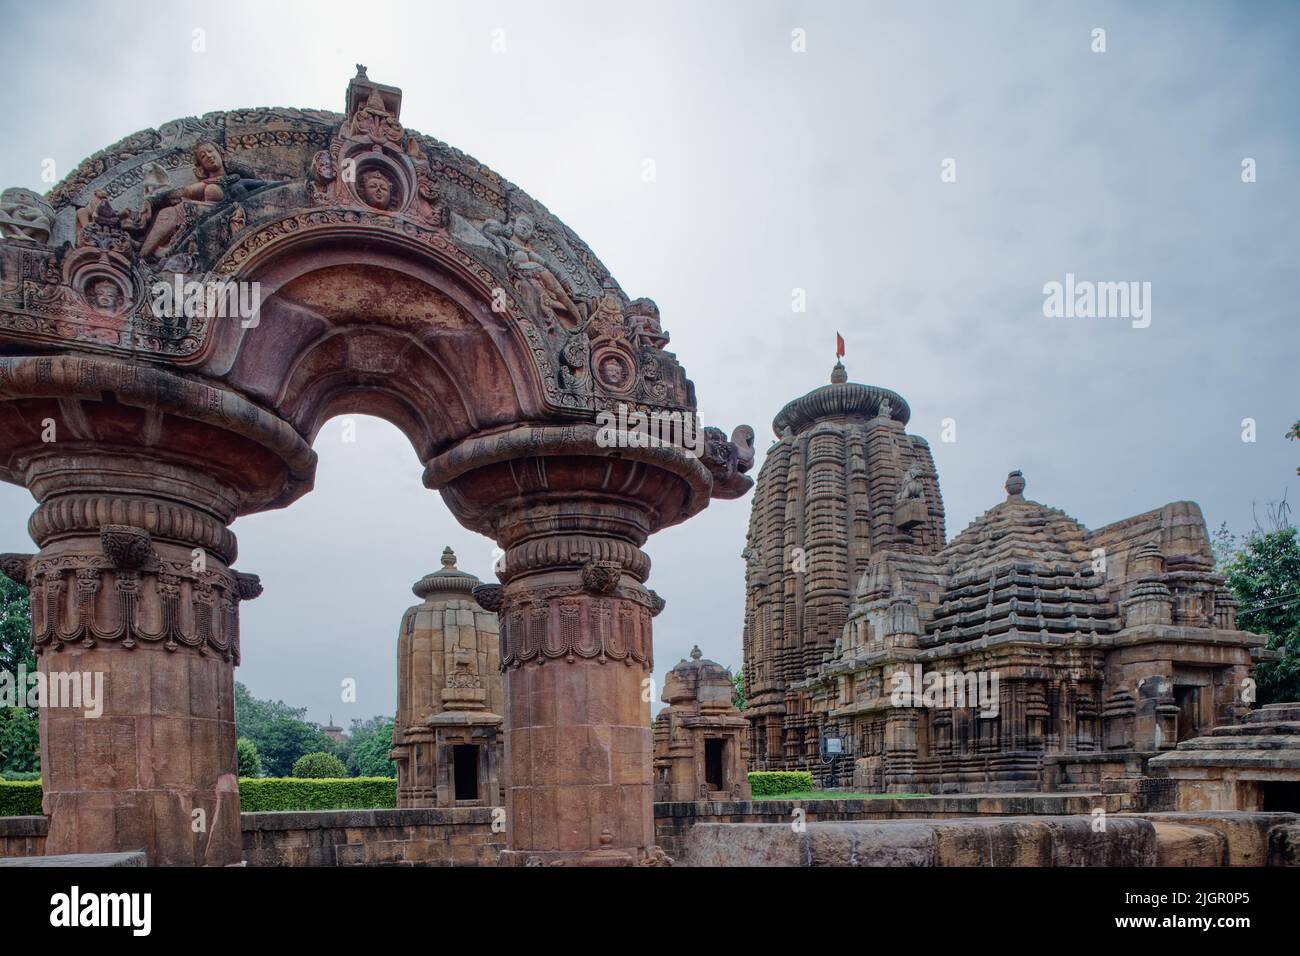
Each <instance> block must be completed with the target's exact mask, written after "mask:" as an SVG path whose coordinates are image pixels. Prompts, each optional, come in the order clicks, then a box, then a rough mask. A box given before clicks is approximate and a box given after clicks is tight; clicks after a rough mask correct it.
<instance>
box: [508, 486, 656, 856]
mask: <svg viewBox="0 0 1300 956" xmlns="http://www.w3.org/2000/svg"><path fill="white" fill-rule="evenodd" d="M620 510H621V509H620V508H619V507H618V506H617V505H607V506H604V507H594V506H592V505H590V504H584V505H581V506H578V505H575V506H573V507H571V508H563V509H562V510H561V511H560V512H558V513H557V512H555V511H553V510H551V509H535V508H528V507H525V508H523V509H521V510H520V511H519V512H518V513H517V514H516V515H515V516H514V517H513V520H512V521H511V522H510V525H511V527H510V529H509V533H508V535H509V536H508V539H507V541H508V544H507V551H506V558H505V567H504V570H503V572H502V578H503V579H504V580H505V582H506V583H505V584H504V585H503V586H502V587H501V590H500V606H499V611H498V613H499V614H500V627H501V657H502V668H503V683H504V691H505V709H506V715H505V716H506V744H505V760H506V773H505V777H506V780H507V781H508V783H507V798H506V806H507V827H508V830H507V835H508V845H509V847H510V852H508V853H507V854H506V857H505V859H504V860H503V862H505V863H515V864H519V863H525V864H527V863H531V864H534V865H536V864H537V863H552V862H577V863H583V864H585V863H591V862H611V863H613V862H620V859H619V857H620V856H621V857H622V859H621V862H624V863H627V864H633V863H638V862H640V861H641V860H642V859H645V858H646V855H647V853H648V852H649V848H650V847H651V846H652V845H653V844H654V810H653V803H654V786H653V780H652V763H653V759H654V745H653V739H652V734H651V729H650V700H651V697H652V696H653V695H652V694H651V693H650V692H649V691H648V690H647V688H649V687H650V685H649V684H647V683H646V680H647V678H649V677H650V676H651V674H652V672H653V650H652V643H651V627H650V619H651V617H652V615H653V614H655V613H656V611H657V606H656V602H655V597H654V595H653V594H652V593H651V592H649V591H647V590H646V589H645V588H644V587H643V586H642V582H643V581H644V579H645V576H646V574H647V573H648V571H649V568H650V561H649V559H648V558H647V557H646V556H645V554H644V553H643V552H642V551H641V550H640V549H639V548H638V547H637V546H636V544H635V543H633V541H630V540H628V539H627V538H626V537H623V536H624V535H626V534H627V533H628V532H627V522H626V521H625V520H624V519H625V518H626V515H624V514H620V513H619V512H620ZM561 527H563V528H564V529H565V530H564V531H563V532H562V533H561V532H560V530H559V529H560V528H561Z"/></svg>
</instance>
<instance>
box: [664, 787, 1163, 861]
mask: <svg viewBox="0 0 1300 956" xmlns="http://www.w3.org/2000/svg"><path fill="white" fill-rule="evenodd" d="M1098 808H1100V809H1103V810H1105V811H1106V812H1107V813H1122V812H1126V811H1132V810H1136V809H1138V807H1136V806H1135V805H1133V802H1132V797H1131V795H1129V794H1126V793H1109V794H1099V793H1048V794H1041V793H1033V794H1030V793H1019V794H989V795H982V796H972V795H951V796H933V797H906V798H904V797H891V798H878V799H872V800H752V801H707V800H705V801H699V802H695V803H686V802H678V803H656V804H655V839H656V840H657V841H658V843H659V845H660V846H661V847H663V849H664V852H665V853H667V854H668V855H669V856H671V857H673V858H674V859H676V858H677V857H678V856H680V855H681V854H682V853H683V852H684V851H685V844H684V838H685V836H686V834H687V833H689V832H690V831H691V829H692V828H693V827H696V826H698V825H701V824H772V825H778V824H779V825H781V826H785V827H787V828H788V827H789V825H790V824H791V823H792V822H794V820H795V815H794V811H795V810H796V809H800V810H802V811H803V817H802V820H803V822H804V823H827V822H843V823H855V822H882V821H886V820H909V819H925V820H942V819H949V818H959V817H960V818H972V817H975V818H978V817H1010V816H1017V817H1019V816H1038V815H1055V816H1065V815H1069V816H1080V817H1089V815H1090V814H1091V813H1092V811H1093V810H1095V809H1098Z"/></svg>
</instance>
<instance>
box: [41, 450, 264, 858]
mask: <svg viewBox="0 0 1300 956" xmlns="http://www.w3.org/2000/svg"><path fill="white" fill-rule="evenodd" d="M27 475H28V487H29V488H31V489H32V491H33V493H34V494H36V496H37V497H38V499H39V500H40V502H41V504H40V506H39V507H38V508H37V510H36V512H35V513H34V514H33V515H32V518H31V521H30V523H29V526H30V529H31V532H32V536H33V538H34V539H35V540H36V542H37V544H39V545H41V551H40V553H39V554H37V555H35V556H34V557H32V558H31V559H30V560H29V561H28V562H27V563H26V568H25V572H26V574H25V576H26V582H25V583H27V584H28V586H29V587H30V589H31V602H32V644H33V647H34V649H35V651H36V653H37V655H38V657H39V665H40V671H41V673H42V674H43V675H45V679H46V683H47V687H49V688H54V687H56V686H58V687H62V688H70V687H72V686H73V685H74V684H79V685H80V687H81V689H82V696H81V699H80V700H79V701H77V702H76V706H48V705H47V706H43V707H42V708H41V714H40V732H41V766H42V768H43V783H44V791H45V796H44V807H43V809H44V811H45V813H46V814H47V815H48V816H49V817H50V825H49V835H48V838H47V841H46V853H49V854H56V853H103V852H115V851H124V850H141V849H142V850H144V851H145V852H146V853H147V854H148V861H149V864H150V865H151V866H160V865H161V866H166V865H190V866H193V865H207V866H224V865H231V864H238V863H239V862H240V859H241V856H242V849H241V833H240V826H239V784H238V777H237V760H236V756H235V714H234V668H235V665H236V664H237V663H238V661H239V630H238V604H239V602H240V601H241V600H243V599H246V598H251V597H255V596H256V595H257V594H258V593H260V591H261V586H260V584H258V583H257V579H256V578H255V577H254V576H252V575H245V574H239V573H238V572H234V571H232V570H231V569H230V567H229V562H230V561H232V560H233V559H234V550H235V546H234V538H233V536H232V535H231V534H230V532H229V531H228V530H227V529H226V523H227V521H228V520H229V517H230V514H231V513H232V512H233V503H232V502H233V493H232V492H230V491H229V490H228V489H227V488H225V487H223V486H222V485H220V484H219V483H218V482H217V481H215V480H214V479H212V478H210V477H208V476H206V475H205V474H204V473H203V472H202V471H200V470H198V469H193V470H191V469H186V468H183V467H180V466H177V465H172V464H166V463H164V462H161V461H160V460H158V459H156V458H155V459H153V460H150V461H144V460H132V459H130V458H126V457H120V456H113V455H107V454H104V455H90V454H80V455H63V454H54V453H51V454H49V455H47V456H44V457H42V458H40V459H38V460H35V461H33V462H31V463H30V464H29V465H28V470H27ZM87 689H89V690H91V694H90V695H89V697H88V696H87V695H86V693H85V691H86V690H87ZM53 697H54V695H53V693H51V697H50V698H49V699H48V704H50V705H53V704H67V703H68V702H69V697H68V696H67V695H66V694H63V693H62V692H61V693H60V695H59V699H58V700H55V699H53Z"/></svg>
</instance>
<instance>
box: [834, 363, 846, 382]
mask: <svg viewBox="0 0 1300 956" xmlns="http://www.w3.org/2000/svg"><path fill="white" fill-rule="evenodd" d="M848 380H849V373H848V372H846V371H845V370H844V363H843V362H836V363H835V367H834V368H833V369H831V384H832V385H843V384H844V383H845V382H847V381H848Z"/></svg>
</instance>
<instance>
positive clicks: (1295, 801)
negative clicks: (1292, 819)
mask: <svg viewBox="0 0 1300 956" xmlns="http://www.w3.org/2000/svg"><path fill="white" fill-rule="evenodd" d="M1259 790H1260V795H1261V796H1262V797H1263V800H1262V803H1263V806H1262V807H1260V809H1261V810H1264V811H1266V812H1273V811H1276V812H1279V813H1300V783H1291V782H1289V781H1284V780H1278V781H1273V782H1269V783H1261V784H1260V785H1259Z"/></svg>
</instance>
